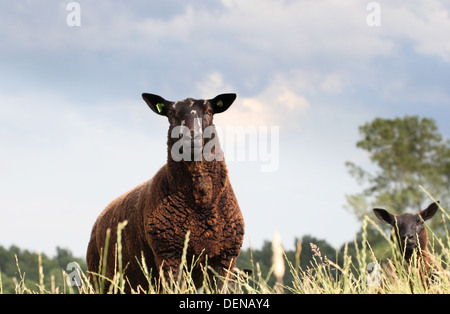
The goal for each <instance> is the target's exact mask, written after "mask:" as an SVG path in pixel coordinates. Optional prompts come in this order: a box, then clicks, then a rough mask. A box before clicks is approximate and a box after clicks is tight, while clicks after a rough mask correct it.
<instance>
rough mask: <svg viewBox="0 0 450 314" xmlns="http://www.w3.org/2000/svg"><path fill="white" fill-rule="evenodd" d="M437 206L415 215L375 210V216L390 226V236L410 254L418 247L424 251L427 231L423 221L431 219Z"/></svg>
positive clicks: (431, 206) (433, 205) (429, 207)
mask: <svg viewBox="0 0 450 314" xmlns="http://www.w3.org/2000/svg"><path fill="white" fill-rule="evenodd" d="M437 209H438V205H437V204H436V203H432V204H430V205H429V206H428V207H427V208H426V209H424V210H423V211H421V212H420V213H417V214H409V213H405V214H402V215H393V214H391V213H389V212H388V211H387V210H385V209H380V208H375V209H374V210H373V211H374V213H375V216H377V218H378V219H380V220H381V221H382V222H385V223H388V224H390V225H391V226H392V227H393V228H392V234H393V236H395V237H396V240H397V243H398V244H399V245H400V248H401V249H402V251H403V250H406V252H407V253H408V252H409V253H411V252H412V250H414V249H417V248H418V247H419V246H420V248H421V249H424V248H425V247H426V245H427V241H428V239H427V231H426V229H425V226H424V221H425V220H428V219H431V218H432V217H433V216H434V214H436V212H437Z"/></svg>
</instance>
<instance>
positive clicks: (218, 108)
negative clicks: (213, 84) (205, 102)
mask: <svg viewBox="0 0 450 314" xmlns="http://www.w3.org/2000/svg"><path fill="white" fill-rule="evenodd" d="M235 99H236V94H220V95H217V96H216V97H214V98H213V99H210V100H209V102H210V103H211V105H212V106H213V110H214V113H215V114H216V113H221V112H224V111H225V110H227V109H228V108H230V106H231V104H232V103H233V102H234V100H235Z"/></svg>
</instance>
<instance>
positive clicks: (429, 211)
mask: <svg viewBox="0 0 450 314" xmlns="http://www.w3.org/2000/svg"><path fill="white" fill-rule="evenodd" d="M438 203H439V201H437V203H432V204H430V205H428V207H427V208H425V209H424V210H422V211H421V212H420V213H419V215H420V217H422V219H423V220H428V219H431V218H433V216H434V215H435V214H436V212H437V210H438V209H439V206H438Z"/></svg>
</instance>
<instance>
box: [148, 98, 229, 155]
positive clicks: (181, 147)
mask: <svg viewBox="0 0 450 314" xmlns="http://www.w3.org/2000/svg"><path fill="white" fill-rule="evenodd" d="M142 98H144V100H145V102H146V103H147V104H148V106H149V107H150V109H152V110H153V111H154V112H155V113H157V114H159V115H162V116H165V117H167V118H168V119H169V123H170V127H169V135H168V143H167V144H168V149H169V152H170V153H169V158H171V160H174V161H181V160H184V161H203V160H205V157H206V160H209V161H210V160H213V159H216V160H217V156H216V155H215V150H216V148H217V147H216V145H215V144H216V143H217V144H218V141H217V138H216V137H215V136H216V135H215V129H214V124H213V116H214V114H217V113H222V112H224V111H225V110H227V109H228V108H229V107H230V106H231V104H232V103H233V102H234V100H235V99H236V94H220V95H218V96H216V97H215V98H213V99H206V100H197V99H192V98H187V99H185V100H181V101H175V102H172V101H168V100H165V99H164V98H162V97H161V96H158V95H154V94H147V93H144V94H142ZM211 141H213V142H211ZM210 142H211V143H210ZM208 143H210V145H208Z"/></svg>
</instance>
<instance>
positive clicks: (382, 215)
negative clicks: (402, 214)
mask: <svg viewBox="0 0 450 314" xmlns="http://www.w3.org/2000/svg"><path fill="white" fill-rule="evenodd" d="M373 212H374V214H375V216H377V218H378V219H380V220H381V221H382V222H385V223H388V224H390V225H391V226H394V225H395V216H394V215H392V214H391V213H389V212H388V211H387V210H386V209H382V208H374V209H373Z"/></svg>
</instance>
